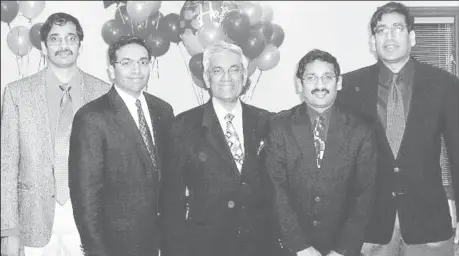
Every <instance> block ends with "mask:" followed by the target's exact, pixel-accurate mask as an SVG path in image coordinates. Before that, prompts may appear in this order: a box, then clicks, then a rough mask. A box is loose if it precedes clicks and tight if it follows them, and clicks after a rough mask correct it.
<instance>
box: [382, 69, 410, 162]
mask: <svg viewBox="0 0 459 256" xmlns="http://www.w3.org/2000/svg"><path fill="white" fill-rule="evenodd" d="M386 112H387V120H386V123H387V125H386V136H387V140H388V142H389V145H390V147H391V149H392V153H393V155H394V158H397V155H398V150H399V148H400V144H401V142H402V138H403V133H404V131H405V124H406V121H405V110H404V107H403V98H402V93H401V91H400V87H399V85H398V75H397V74H394V75H393V76H392V82H391V85H390V89H389V96H388V99H387V107H386Z"/></svg>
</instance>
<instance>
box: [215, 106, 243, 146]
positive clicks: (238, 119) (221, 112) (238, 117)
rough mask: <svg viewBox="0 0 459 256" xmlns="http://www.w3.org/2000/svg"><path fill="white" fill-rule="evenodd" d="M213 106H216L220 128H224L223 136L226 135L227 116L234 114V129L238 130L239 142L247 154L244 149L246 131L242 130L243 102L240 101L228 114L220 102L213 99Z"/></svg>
mask: <svg viewBox="0 0 459 256" xmlns="http://www.w3.org/2000/svg"><path fill="white" fill-rule="evenodd" d="M212 104H213V106H214V110H215V114H217V118H218V121H219V122H220V126H221V127H222V130H223V134H225V133H226V120H225V116H226V115H227V114H230V113H231V114H233V115H234V118H233V121H232V123H233V126H234V129H235V130H236V133H237V136H238V138H239V141H240V142H241V146H242V152H245V149H244V131H243V128H242V104H241V101H240V100H238V101H237V103H236V107H234V109H233V110H232V111H231V112H228V111H227V110H226V109H225V108H224V107H223V106H222V104H221V103H220V102H218V100H215V99H214V98H212Z"/></svg>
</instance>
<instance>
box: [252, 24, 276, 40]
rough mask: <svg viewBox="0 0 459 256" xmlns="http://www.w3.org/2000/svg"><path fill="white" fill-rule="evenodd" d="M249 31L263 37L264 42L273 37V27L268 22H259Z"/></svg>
mask: <svg viewBox="0 0 459 256" xmlns="http://www.w3.org/2000/svg"><path fill="white" fill-rule="evenodd" d="M251 31H253V32H255V33H259V34H261V35H263V36H264V37H265V40H268V39H270V38H271V36H272V35H273V26H272V25H271V23H269V22H261V23H258V24H257V25H255V26H253V27H252V29H251Z"/></svg>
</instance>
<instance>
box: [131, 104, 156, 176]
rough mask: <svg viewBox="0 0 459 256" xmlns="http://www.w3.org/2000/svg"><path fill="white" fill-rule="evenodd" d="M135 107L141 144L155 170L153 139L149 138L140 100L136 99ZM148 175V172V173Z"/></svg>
mask: <svg viewBox="0 0 459 256" xmlns="http://www.w3.org/2000/svg"><path fill="white" fill-rule="evenodd" d="M135 105H136V106H137V114H138V115H139V130H140V135H142V139H143V142H144V143H145V146H146V147H147V150H148V153H149V154H150V158H151V161H152V162H153V166H154V167H155V170H156V167H157V166H156V159H155V145H154V143H153V139H152V138H153V137H152V136H151V133H150V129H148V125H147V120H146V119H145V116H144V114H143V111H142V105H141V104H140V100H139V99H137V100H136V101H135ZM149 173H150V172H149Z"/></svg>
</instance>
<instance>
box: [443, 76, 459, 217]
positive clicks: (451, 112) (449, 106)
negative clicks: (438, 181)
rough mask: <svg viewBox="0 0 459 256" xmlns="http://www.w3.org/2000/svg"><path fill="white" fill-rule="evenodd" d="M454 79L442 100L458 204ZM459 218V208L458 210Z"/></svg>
mask: <svg viewBox="0 0 459 256" xmlns="http://www.w3.org/2000/svg"><path fill="white" fill-rule="evenodd" d="M451 79H453V81H452V82H451V83H449V84H448V85H447V88H446V90H445V97H444V100H442V103H443V109H442V110H441V112H442V114H443V136H444V138H445V146H446V151H447V152H448V158H449V160H450V170H451V178H452V183H453V190H454V198H455V200H456V205H458V203H457V202H458V201H459V115H458V111H459V79H457V78H456V77H452V78H451ZM456 216H457V220H459V210H458V211H456Z"/></svg>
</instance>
